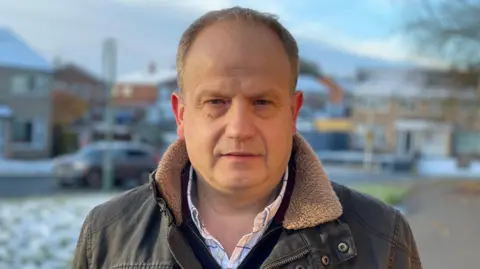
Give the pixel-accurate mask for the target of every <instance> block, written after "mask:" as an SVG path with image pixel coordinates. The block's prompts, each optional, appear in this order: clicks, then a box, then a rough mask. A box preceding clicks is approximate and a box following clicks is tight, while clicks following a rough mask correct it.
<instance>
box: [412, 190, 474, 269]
mask: <svg viewBox="0 0 480 269" xmlns="http://www.w3.org/2000/svg"><path fill="white" fill-rule="evenodd" d="M459 184H462V183H459V182H453V183H452V182H435V183H431V184H422V185H421V186H419V187H418V188H416V190H415V191H414V192H413V194H412V196H410V198H409V199H408V200H407V201H406V203H405V205H406V206H407V207H408V208H409V210H408V212H409V214H408V215H407V218H408V220H409V222H410V225H411V227H412V230H413V233H414V235H415V238H416V241H417V245H418V248H419V252H420V257H421V260H422V263H423V268H424V269H451V268H479V262H478V256H479V254H480V250H479V247H478V245H479V242H480V192H478V193H477V195H476V196H475V195H465V194H461V193H458V192H456V191H455V190H456V188H457V186H458V185H459ZM479 190H480V186H479Z"/></svg>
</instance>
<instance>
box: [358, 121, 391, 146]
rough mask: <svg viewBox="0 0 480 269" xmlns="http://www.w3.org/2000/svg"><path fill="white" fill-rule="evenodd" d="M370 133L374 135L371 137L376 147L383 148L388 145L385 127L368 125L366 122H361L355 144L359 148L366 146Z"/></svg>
mask: <svg viewBox="0 0 480 269" xmlns="http://www.w3.org/2000/svg"><path fill="white" fill-rule="evenodd" d="M369 134H370V135H372V136H371V137H370V139H373V140H372V141H371V142H372V144H373V146H374V147H375V148H383V147H384V146H385V145H386V133H385V128H384V127H383V126H381V125H374V126H370V127H369V126H368V125H365V124H359V125H358V126H357V130H356V131H355V136H354V144H355V145H356V146H357V147H358V148H364V147H365V146H366V143H367V141H368V140H367V139H368V138H369Z"/></svg>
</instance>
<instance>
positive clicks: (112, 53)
mask: <svg viewBox="0 0 480 269" xmlns="http://www.w3.org/2000/svg"><path fill="white" fill-rule="evenodd" d="M102 67H103V77H104V82H105V87H106V88H105V95H106V96H105V97H106V100H105V101H106V102H105V117H104V121H105V140H106V142H107V147H106V148H105V155H104V159H103V169H102V171H103V173H102V177H103V178H102V189H103V190H104V191H109V190H111V189H112V187H113V172H114V171H113V163H112V160H113V158H112V157H113V156H112V151H111V148H110V142H112V140H113V134H112V129H113V111H112V98H111V97H112V90H113V87H114V85H115V80H116V75H117V44H116V41H115V39H113V38H108V39H106V40H105V41H104V42H103V47H102Z"/></svg>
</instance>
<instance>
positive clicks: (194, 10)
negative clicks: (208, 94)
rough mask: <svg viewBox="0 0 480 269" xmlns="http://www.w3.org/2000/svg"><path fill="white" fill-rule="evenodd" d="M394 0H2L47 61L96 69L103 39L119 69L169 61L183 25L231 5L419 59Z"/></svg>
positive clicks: (321, 35)
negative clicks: (111, 43)
mask: <svg viewBox="0 0 480 269" xmlns="http://www.w3.org/2000/svg"><path fill="white" fill-rule="evenodd" d="M396 1H398V0H362V1H358V0H336V1H331V0H303V1H302V0H262V1H259V0H36V1H15V0H0V27H8V28H10V30H13V31H14V32H15V33H17V34H18V35H20V36H21V37H22V38H23V39H24V40H26V41H27V42H28V43H29V44H30V45H31V46H32V47H33V48H34V49H36V50H37V51H38V52H39V53H41V54H42V55H43V56H44V57H46V58H47V59H48V60H53V59H54V58H55V57H60V58H61V59H62V61H73V62H76V63H78V64H80V65H82V66H84V67H86V68H88V69H90V70H92V71H93V72H95V73H99V72H101V60H100V59H101V48H102V41H103V40H104V39H105V38H107V37H114V38H115V39H116V40H117V42H118V55H119V58H118V72H119V74H122V73H128V72H131V71H135V70H138V69H145V68H146V66H147V65H148V63H149V62H151V61H155V62H157V65H158V66H159V67H160V68H168V67H172V66H173V65H174V59H175V52H176V46H177V43H178V41H179V39H180V36H181V34H182V32H183V31H184V30H185V29H186V28H187V27H188V25H189V24H190V23H191V22H192V21H193V20H194V19H195V18H197V17H198V16H200V15H202V14H203V13H205V12H207V11H210V10H213V9H218V8H225V7H231V6H234V5H239V6H244V7H250V8H255V9H258V10H260V11H264V12H269V13H274V14H276V15H278V16H279V18H280V21H281V22H282V23H284V25H285V26H286V27H287V28H288V29H289V30H290V31H291V32H292V33H293V35H294V36H295V37H296V38H297V39H302V40H309V41H310V42H313V43H315V42H319V43H322V44H328V45H331V46H334V47H335V48H339V49H341V50H345V51H349V52H353V53H356V54H361V55H368V56H372V57H376V58H381V59H388V60H408V61H417V62H422V61H425V59H420V58H418V57H413V56H411V55H410V54H409V52H408V51H407V50H406V49H405V46H404V43H402V42H404V41H402V38H401V33H400V31H399V29H398V22H399V14H398V13H399V12H397V11H396V10H397V8H398V5H397V4H396Z"/></svg>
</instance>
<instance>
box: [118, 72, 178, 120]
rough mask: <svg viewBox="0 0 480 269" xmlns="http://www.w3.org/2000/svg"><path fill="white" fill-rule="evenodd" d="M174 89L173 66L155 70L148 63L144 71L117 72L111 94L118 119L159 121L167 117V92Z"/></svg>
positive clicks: (175, 80) (175, 77)
mask: <svg viewBox="0 0 480 269" xmlns="http://www.w3.org/2000/svg"><path fill="white" fill-rule="evenodd" d="M176 89H177V73H176V70H175V69H167V70H157V68H156V67H155V65H154V64H151V65H150V66H149V68H148V69H147V70H146V71H140V72H135V73H131V74H127V75H124V76H121V77H120V78H119V79H118V81H117V84H116V85H115V87H114V90H113V93H112V96H113V97H112V98H113V104H114V106H115V112H116V118H117V120H118V121H120V122H129V123H135V122H139V121H143V120H146V121H149V122H152V123H153V122H159V121H161V120H162V119H163V118H165V117H166V118H165V119H169V120H171V119H172V117H173V114H172V112H171V105H170V96H171V94H172V92H173V91H175V90H176Z"/></svg>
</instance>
